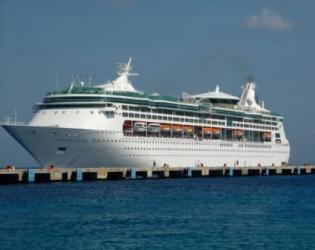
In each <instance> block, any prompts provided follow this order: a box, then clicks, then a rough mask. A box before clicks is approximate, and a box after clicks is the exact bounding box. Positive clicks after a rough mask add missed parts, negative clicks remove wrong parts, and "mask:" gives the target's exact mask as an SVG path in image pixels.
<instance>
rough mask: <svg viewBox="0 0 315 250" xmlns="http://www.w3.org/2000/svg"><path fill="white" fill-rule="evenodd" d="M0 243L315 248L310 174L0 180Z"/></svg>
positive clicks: (314, 193)
mask: <svg viewBox="0 0 315 250" xmlns="http://www.w3.org/2000/svg"><path fill="white" fill-rule="evenodd" d="M0 249H315V176H270V177H263V176H261V177H233V178H229V177H225V178H224V177H223V178H193V179H161V180H136V181H104V182H83V183H52V184H31V185H4V186H0Z"/></svg>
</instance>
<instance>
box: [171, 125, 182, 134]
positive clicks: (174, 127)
mask: <svg viewBox="0 0 315 250" xmlns="http://www.w3.org/2000/svg"><path fill="white" fill-rule="evenodd" d="M172 131H173V132H175V133H181V132H182V126H181V125H176V124H173V125H172Z"/></svg>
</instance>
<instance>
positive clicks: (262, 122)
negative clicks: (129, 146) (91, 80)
mask: <svg viewBox="0 0 315 250" xmlns="http://www.w3.org/2000/svg"><path fill="white" fill-rule="evenodd" d="M122 110H129V111H140V112H146V113H156V114H166V115H180V116H191V117H196V118H204V119H211V118H212V119H218V120H225V118H226V117H225V116H222V115H208V114H198V113H192V112H185V111H173V110H164V109H150V108H145V107H137V106H126V105H122ZM264 119H266V120H268V121H264V120H257V119H248V118H240V117H233V121H237V122H252V123H260V124H267V125H274V126H276V125H277V123H276V122H270V121H276V120H277V118H276V117H270V118H267V117H265V118H264Z"/></svg>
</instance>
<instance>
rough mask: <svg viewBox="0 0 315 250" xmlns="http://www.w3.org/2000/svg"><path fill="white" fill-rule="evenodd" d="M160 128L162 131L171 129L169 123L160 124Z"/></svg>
mask: <svg viewBox="0 0 315 250" xmlns="http://www.w3.org/2000/svg"><path fill="white" fill-rule="evenodd" d="M160 129H161V131H162V132H169V131H171V125H170V124H160Z"/></svg>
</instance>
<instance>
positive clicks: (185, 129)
mask: <svg viewBox="0 0 315 250" xmlns="http://www.w3.org/2000/svg"><path fill="white" fill-rule="evenodd" d="M183 130H184V132H185V133H189V134H191V133H192V132H193V126H183Z"/></svg>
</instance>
